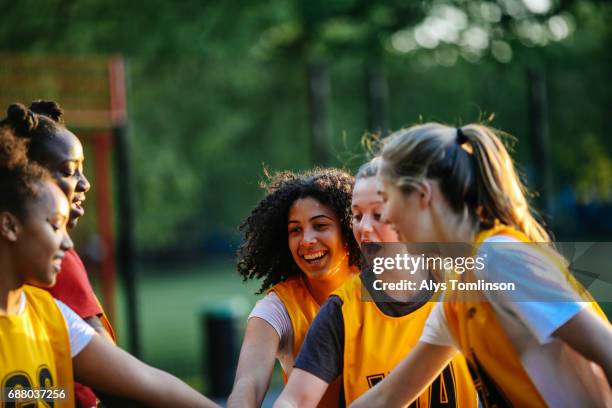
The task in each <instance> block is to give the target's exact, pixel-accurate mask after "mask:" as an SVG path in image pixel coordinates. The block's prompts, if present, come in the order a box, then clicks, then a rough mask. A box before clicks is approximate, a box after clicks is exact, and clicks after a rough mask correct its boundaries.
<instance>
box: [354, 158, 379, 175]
mask: <svg viewBox="0 0 612 408" xmlns="http://www.w3.org/2000/svg"><path fill="white" fill-rule="evenodd" d="M379 167H380V156H376V157H373V158H372V159H371V160H370V161H368V162H366V163H364V164H362V165H361V166H359V169H358V170H357V173H356V174H355V181H357V180H360V179H364V178H370V177H375V176H376V174H377V173H378V168H379Z"/></svg>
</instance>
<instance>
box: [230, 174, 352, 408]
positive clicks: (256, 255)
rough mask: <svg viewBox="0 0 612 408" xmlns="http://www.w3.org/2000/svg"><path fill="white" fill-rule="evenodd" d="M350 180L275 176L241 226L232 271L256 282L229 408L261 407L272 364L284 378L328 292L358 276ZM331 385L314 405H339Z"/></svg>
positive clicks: (336, 391)
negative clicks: (257, 290) (259, 283)
mask: <svg viewBox="0 0 612 408" xmlns="http://www.w3.org/2000/svg"><path fill="white" fill-rule="evenodd" d="M353 183H354V179H353V177H352V176H351V175H349V174H347V173H345V172H343V171H340V170H336V169H315V170H312V171H310V172H307V173H304V174H295V173H291V172H281V173H279V174H277V175H275V176H273V177H271V178H270V180H269V182H268V183H265V184H264V185H263V187H264V188H266V189H267V195H266V196H265V197H264V198H263V199H262V200H261V201H260V202H259V204H257V206H256V207H255V208H254V209H253V211H252V212H251V214H250V215H249V216H248V217H247V219H246V220H245V221H244V222H243V223H242V225H241V226H240V230H241V232H242V234H243V237H244V240H243V243H242V245H241V247H240V249H239V251H238V272H239V273H240V274H241V275H242V277H243V278H244V279H245V280H247V279H253V278H256V279H261V280H262V281H263V282H262V286H261V290H260V293H261V292H264V291H266V292H267V295H266V296H265V297H264V298H263V299H262V300H260V301H259V302H258V303H257V305H256V306H255V308H254V309H253V311H252V312H251V315H250V316H249V321H248V323H247V328H246V333H245V338H244V341H243V344H242V350H241V352H240V360H239V362H238V369H237V373H236V380H235V383H234V389H233V391H232V395H231V396H230V399H229V401H228V406H230V407H231V406H241V407H244V406H248V407H255V406H260V405H261V402H262V401H263V399H264V396H265V393H266V391H267V388H268V386H269V384H270V377H271V375H272V369H273V368H274V361H275V359H278V360H279V362H280V365H281V368H282V370H283V379H284V380H286V379H287V377H288V375H289V373H290V371H291V369H292V367H293V365H294V361H295V357H296V356H297V354H298V352H299V350H300V347H301V345H302V341H303V340H304V337H305V335H306V332H307V331H308V327H309V326H310V323H311V322H312V320H313V319H314V317H315V315H316V314H317V312H318V310H319V308H320V305H321V304H322V303H323V302H324V301H325V300H326V299H327V297H328V296H329V294H330V293H332V292H333V291H334V290H336V289H337V288H338V287H339V286H340V285H341V284H342V283H344V282H345V281H346V280H347V279H349V278H350V277H351V276H353V275H354V274H356V273H358V271H359V256H360V253H359V246H358V245H357V242H356V241H355V238H354V237H353V233H352V229H351V209H350V207H351V194H352V189H353ZM340 401H341V399H340V382H339V381H337V382H336V383H335V384H334V385H333V386H332V387H330V389H329V391H328V392H327V394H326V395H325V397H324V398H323V400H322V402H321V405H320V406H329V407H337V406H338V405H339V403H340Z"/></svg>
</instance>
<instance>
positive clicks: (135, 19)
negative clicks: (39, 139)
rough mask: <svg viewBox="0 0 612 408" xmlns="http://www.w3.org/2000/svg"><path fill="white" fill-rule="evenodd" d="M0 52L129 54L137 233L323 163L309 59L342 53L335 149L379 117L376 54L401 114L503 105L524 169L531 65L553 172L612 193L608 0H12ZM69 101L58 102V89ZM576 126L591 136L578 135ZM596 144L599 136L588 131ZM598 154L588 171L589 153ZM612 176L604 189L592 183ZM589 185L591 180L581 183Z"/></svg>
mask: <svg viewBox="0 0 612 408" xmlns="http://www.w3.org/2000/svg"><path fill="white" fill-rule="evenodd" d="M3 5H4V7H3V10H4V15H3V25H2V27H0V40H1V41H0V44H1V45H0V51H2V52H5V53H7V52H8V53H10V52H14V53H45V54H47V53H57V54H121V55H123V56H124V57H125V58H126V60H127V62H128V66H129V75H128V79H129V88H128V89H129V124H130V128H129V132H130V137H131V139H132V141H131V146H132V152H131V155H132V158H133V163H134V171H135V175H136V185H135V189H136V198H137V203H136V204H137V210H138V211H137V220H136V225H137V237H138V241H139V243H140V245H141V247H144V248H155V247H159V246H166V245H180V244H185V245H192V244H193V243H197V242H202V240H204V239H205V238H206V237H209V236H211V234H213V233H218V232H219V231H221V232H223V231H230V232H235V229H236V226H237V225H238V223H239V221H240V220H241V219H242V218H243V217H244V216H245V215H246V214H247V212H248V210H249V208H250V207H251V206H252V205H253V204H254V203H255V201H256V200H257V199H258V198H259V197H260V195H261V191H260V190H259V189H258V187H257V184H258V180H259V178H260V176H261V174H262V169H263V166H262V163H265V165H267V166H268V167H270V168H271V169H284V168H291V169H303V168H307V167H309V166H310V165H311V158H310V153H309V150H308V146H309V139H308V138H309V122H308V109H307V102H306V83H305V70H304V68H305V64H306V63H307V62H308V61H313V60H317V61H322V62H324V63H326V64H327V66H328V67H329V69H330V75H331V84H332V95H331V111H330V118H331V129H332V132H331V133H332V139H333V153H334V156H335V157H336V162H335V164H336V165H340V166H348V167H352V166H356V165H357V164H358V163H357V162H358V161H359V160H361V156H360V155H361V154H362V151H361V149H360V146H359V141H360V139H361V136H362V134H363V133H364V132H365V131H367V130H368V129H367V123H366V116H367V113H366V109H367V108H366V100H365V98H366V92H365V86H366V85H365V83H364V81H365V79H364V75H365V74H364V72H365V66H366V65H367V64H368V63H370V62H372V61H375V62H377V63H379V64H381V65H382V66H384V69H385V72H386V75H387V83H388V85H389V119H390V125H391V127H392V128H398V127H401V126H406V125H409V124H411V123H414V122H416V121H419V120H420V119H419V118H422V119H423V120H440V121H445V122H452V123H461V122H463V123H465V122H469V121H473V120H477V119H479V118H481V117H484V116H486V115H488V114H490V113H492V112H495V113H496V120H495V122H494V125H496V126H498V127H501V128H503V129H504V130H507V131H509V132H510V133H513V134H516V135H517V136H518V138H519V142H520V143H519V145H518V147H517V152H516V154H517V157H518V159H519V162H520V163H521V164H522V165H523V167H524V168H525V170H526V172H527V174H528V175H529V173H530V171H531V169H532V167H531V165H530V163H531V162H532V159H531V157H530V150H529V146H530V144H529V139H528V120H529V112H528V110H527V88H526V86H527V85H526V75H525V70H526V69H527V68H529V67H537V68H538V69H540V70H542V71H543V72H545V74H546V78H547V84H548V86H549V112H550V115H549V120H550V130H551V132H550V133H551V138H552V140H553V153H554V156H553V158H554V161H555V166H556V169H557V172H556V173H555V174H556V177H557V180H556V181H557V185H558V186H560V185H561V183H565V182H567V181H569V182H570V183H571V184H572V185H574V186H582V185H584V183H587V185H588V186H590V185H591V184H592V183H591V184H589V183H590V181H589V180H596V181H595V182H594V184H593V185H599V186H600V187H598V188H596V189H595V190H592V189H589V188H588V187H587V188H586V190H585V187H580V188H581V189H582V190H581V191H583V190H584V191H590V193H589V194H590V195H589V197H595V196H601V197H604V196H605V194H607V196H605V197H607V198H608V199H610V195H609V186H610V184H611V183H612V180H610V177H612V176H611V175H610V172H609V171H608V170H609V168H610V161H609V157H610V152H611V151H612V145H611V144H612V142H611V140H612V139H610V138H609V137H607V132H608V128H609V126H608V123H607V121H608V116H609V108H610V106H611V104H610V98H611V96H610V95H611V92H610V87H609V79H608V76H609V72H611V71H612V69H611V68H612V67H611V61H610V55H609V51H608V50H609V49H612V47H610V45H611V44H610V43H611V41H610V40H611V38H612V36H611V32H610V27H609V24H608V22H609V21H610V13H611V12H610V9H611V8H610V6H609V5H608V4H607V3H606V2H603V1H602V2H600V1H586V0H575V1H561V0H524V1H521V0H498V1H472V0H446V1H444V0H437V1H419V2H416V1H408V2H406V1H396V0H394V1H382V0H370V1H366V0H338V1H334V2H329V1H322V0H313V1H307V2H298V1H292V0H272V1H269V2H264V3H262V2H246V1H234V2H200V1H181V2H168V1H160V0H150V1H147V2H144V1H119V0H106V1H101V0H80V1H74V0H68V1H59V0H45V1H34V0H24V1H21V2H11V3H8V2H5V3H4V4H3ZM60 102H61V101H60ZM580 139H582V140H583V142H581V144H579V145H580V146H583V147H582V148H581V149H575V146H576V143H575V140H580ZM593 146H596V147H593ZM593 156H596V157H597V163H598V164H597V166H598V168H602V169H608V170H606V171H602V172H599V173H598V172H595V173H596V174H594V173H593V169H590V170H583V169H582V167H581V166H579V165H577V163H579V162H582V161H583V160H585V159H584V158H585V157H587V158H588V157H593ZM593 191H595V192H597V191H602V192H605V194H599V195H598V194H596V193H593ZM581 194H582V193H581Z"/></svg>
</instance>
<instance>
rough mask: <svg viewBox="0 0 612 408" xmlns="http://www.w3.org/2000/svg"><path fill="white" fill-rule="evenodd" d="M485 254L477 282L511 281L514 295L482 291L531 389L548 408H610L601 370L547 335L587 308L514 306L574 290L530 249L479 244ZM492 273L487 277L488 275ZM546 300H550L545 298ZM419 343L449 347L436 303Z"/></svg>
mask: <svg viewBox="0 0 612 408" xmlns="http://www.w3.org/2000/svg"><path fill="white" fill-rule="evenodd" d="M495 242H515V243H519V241H517V240H515V239H513V238H511V237H508V236H494V237H491V238H489V239H487V240H486V241H485V244H487V243H495ZM482 251H486V254H487V271H488V272H485V273H484V274H483V275H481V276H479V274H478V271H476V275H477V279H484V280H486V281H491V276H492V275H493V276H495V281H499V282H515V283H516V291H515V292H504V291H484V294H485V296H486V297H487V300H488V301H489V302H490V304H491V306H492V308H493V310H494V311H495V314H496V317H497V319H498V321H499V323H500V324H501V326H502V327H503V328H504V331H505V332H506V334H507V336H508V339H509V340H510V343H511V344H512V345H513V346H514V349H515V350H516V351H517V354H518V356H519V358H520V360H521V363H522V364H523V367H524V368H525V370H526V371H527V374H528V375H529V377H530V378H531V380H532V382H533V384H534V385H535V386H536V388H537V389H538V391H539V392H540V395H542V397H543V398H544V400H545V401H546V403H547V404H548V405H549V406H551V407H555V408H557V407H560V408H563V407H567V408H574V407H600V406H602V407H610V406H612V393H611V391H610V387H609V385H608V382H607V379H606V377H605V375H604V373H603V370H601V368H599V367H598V366H597V365H596V364H594V363H591V362H590V361H588V360H587V359H585V358H584V357H582V355H580V354H578V353H577V352H576V351H574V349H572V348H571V347H569V346H568V345H566V344H565V343H564V342H562V341H561V340H558V339H556V338H554V337H552V336H551V335H552V333H554V332H555V331H556V330H557V329H558V328H559V327H561V326H563V325H564V324H565V323H566V322H567V321H569V320H570V319H571V318H572V317H574V316H575V315H576V314H577V313H578V312H580V311H581V310H582V309H583V308H585V307H586V306H587V303H582V302H579V301H565V302H553V301H550V302H535V301H533V302H528V301H521V302H517V301H516V299H542V293H544V292H545V293H546V299H561V298H568V297H571V298H575V295H574V291H573V290H572V289H571V288H570V286H569V285H568V284H567V282H566V281H565V278H564V276H563V275H562V274H561V273H559V271H558V270H556V271H554V272H553V273H551V268H552V266H551V263H550V262H549V261H548V259H547V258H546V256H545V255H543V254H542V253H541V252H540V251H538V250H537V249H536V248H535V247H534V246H532V245H516V246H513V247H512V248H509V247H508V246H507V245H506V246H504V247H503V250H500V249H499V247H496V246H495V245H482V246H481V249H480V250H479V254H478V256H482V255H484V254H483V253H482ZM491 272H493V273H491ZM548 296H550V297H548ZM420 341H423V342H425V343H429V344H434V345H440V346H453V347H455V348H458V349H459V347H458V344H457V343H456V341H455V339H454V338H453V336H452V335H451V333H450V331H449V327H448V322H447V320H446V314H445V313H444V308H443V304H442V303H438V304H436V306H435V307H434V308H433V310H432V312H431V314H430V316H429V318H428V320H427V323H426V325H425V328H424V330H423V334H422V336H421V339H420Z"/></svg>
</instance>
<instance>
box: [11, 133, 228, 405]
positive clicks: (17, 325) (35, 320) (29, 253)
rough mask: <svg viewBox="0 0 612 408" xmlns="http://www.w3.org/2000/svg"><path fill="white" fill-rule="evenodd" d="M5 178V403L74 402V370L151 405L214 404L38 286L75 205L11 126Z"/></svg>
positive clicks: (57, 264) (51, 279) (63, 243)
mask: <svg viewBox="0 0 612 408" xmlns="http://www.w3.org/2000/svg"><path fill="white" fill-rule="evenodd" d="M0 185H1V186H2V192H3V194H1V195H0V405H1V406H55V407H58V408H70V407H74V406H75V399H74V389H73V377H74V378H77V379H78V380H79V381H82V382H83V383H84V384H87V385H89V386H92V387H94V388H95V389H99V390H101V391H103V392H106V393H109V394H111V395H118V396H121V397H125V398H129V399H131V400H134V401H137V402H139V403H142V404H145V405H146V406H151V407H154V406H156V407H169V406H172V407H215V406H216V405H215V404H213V403H212V402H211V401H209V400H208V399H206V398H205V397H204V396H202V395H200V394H199V393H198V392H197V391H195V390H193V389H192V388H190V387H189V386H187V385H186V384H185V383H183V382H181V381H180V380H179V379H177V378H176V377H174V376H172V375H170V374H168V373H165V372H163V371H160V370H157V369H155V368H153V367H150V366H148V365H146V364H144V363H142V362H141V361H139V360H137V359H135V358H134V357H132V356H131V355H130V354H128V353H126V352H125V351H123V350H121V349H120V348H118V347H116V346H114V345H113V344H112V343H111V342H109V341H107V340H105V339H102V338H101V336H99V335H97V334H96V333H95V331H94V329H93V328H92V327H91V326H89V325H88V324H87V323H85V322H84V321H83V320H82V319H81V318H80V317H78V316H77V315H76V314H75V312H74V311H72V310H71V309H70V308H69V307H68V306H66V305H65V304H64V303H63V302H61V301H59V300H57V299H54V298H53V297H52V296H51V295H50V294H49V293H48V292H46V291H44V290H43V289H40V288H39V287H49V286H52V285H53V284H54V283H55V280H56V277H57V275H58V273H59V272H60V270H61V266H62V260H63V258H64V257H65V255H66V252H67V251H69V250H70V248H71V247H72V241H71V240H70V238H69V236H68V234H67V232H66V225H67V223H68V220H69V219H70V204H69V201H68V200H67V198H66V196H65V194H64V193H63V192H62V191H61V190H60V189H59V188H58V186H57V183H56V182H55V180H54V179H53V178H52V176H51V174H50V173H49V172H48V171H47V170H46V169H45V168H43V167H41V166H39V165H38V164H36V163H33V162H30V161H29V160H28V159H27V157H26V143H25V141H24V140H23V139H20V138H16V137H15V136H14V135H13V134H12V131H11V130H10V129H9V128H7V127H3V128H0ZM30 285H36V286H37V287H34V286H30Z"/></svg>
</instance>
